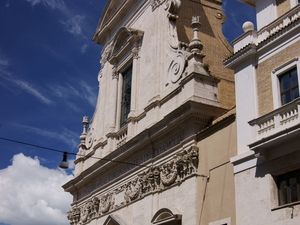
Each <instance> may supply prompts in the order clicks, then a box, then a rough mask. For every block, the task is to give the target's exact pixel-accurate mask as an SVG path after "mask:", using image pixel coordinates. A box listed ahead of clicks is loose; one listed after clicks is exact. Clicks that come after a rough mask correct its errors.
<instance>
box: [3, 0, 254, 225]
mask: <svg viewBox="0 0 300 225" xmlns="http://www.w3.org/2000/svg"><path fill="white" fill-rule="evenodd" d="M105 3H106V0H2V1H1V3H0V27H1V36H0V101H1V107H0V137H2V138H8V139H12V140H17V141H21V142H27V143H31V144H35V145H40V146H45V147H49V148H53V149H58V150H62V151H68V152H72V153H76V152H77V145H78V144H79V135H80V134H81V132H82V124H81V122H82V118H83V116H89V117H90V118H91V117H92V115H93V111H94V108H95V103H96V99H97V93H98V87H99V85H98V81H97V75H98V71H99V69H100V64H99V60H100V51H101V46H99V45H97V44H95V43H94V42H93V41H92V40H91V39H92V36H93V33H94V31H95V29H96V26H97V23H98V20H99V17H100V15H101V12H102V10H103V7H104V5H105ZM224 11H225V13H226V15H227V21H226V23H225V24H224V34H225V36H226V37H227V39H228V40H229V41H232V40H233V39H235V38H236V37H238V36H239V35H240V34H242V32H243V31H242V29H241V27H242V24H243V23H244V22H245V21H248V20H250V21H253V22H254V20H255V18H254V9H253V8H251V7H249V6H246V5H244V4H242V3H240V2H238V1H236V0H225V1H224ZM0 146H1V147H0V151H1V158H0V193H1V194H0V225H4V224H10V225H19V224H20V225H21V224H22V225H26V224H30V225H34V224H46V223H41V221H39V218H38V215H43V217H44V218H48V217H49V224H68V222H67V220H66V219H65V213H66V211H67V210H69V208H68V207H69V204H70V203H71V201H72V200H71V197H70V196H69V195H68V194H67V193H64V192H63V190H62V189H61V187H60V186H61V184H63V183H65V182H66V181H67V180H68V179H70V178H71V175H70V174H71V173H72V169H70V170H67V171H62V170H60V169H58V168H57V165H58V164H59V162H60V161H61V159H62V154H60V153H57V152H53V151H48V150H44V149H39V148H36V147H30V146H26V145H21V144H16V143H12V142H8V141H5V140H1V139H0ZM50 181H51V182H50ZM41 187H43V188H42V189H43V191H41ZM45 187H49V188H45ZM38 188H39V189H38ZM3 193H6V194H5V195H4V194H3ZM37 193H39V194H37ZM46 193H53V195H49V194H48V196H47V198H46V197H44V196H45V195H47V194H46ZM55 199H60V200H61V201H64V203H62V202H60V200H57V201H55ZM58 202H59V203H60V204H58ZM28 209H30V210H28ZM37 209H39V210H37ZM42 209H44V211H42ZM51 210H52V211H51ZM49 211H51V212H52V213H50V214H49V213H48V214H47V213H46V212H49ZM44 214H45V215H44ZM53 215H56V216H53ZM39 217H40V216H39ZM54 217H56V218H58V219H57V221H54V220H53V218H54ZM51 219H52V220H51Z"/></svg>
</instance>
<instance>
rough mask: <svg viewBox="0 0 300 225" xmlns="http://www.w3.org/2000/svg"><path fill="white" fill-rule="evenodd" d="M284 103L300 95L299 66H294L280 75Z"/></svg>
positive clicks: (282, 101)
mask: <svg viewBox="0 0 300 225" xmlns="http://www.w3.org/2000/svg"><path fill="white" fill-rule="evenodd" d="M279 82H280V94H281V103H282V105H284V104H286V103H289V102H291V101H293V100H294V99H296V98H298V97H299V85H298V74H297V68H296V67H295V68H293V69H291V70H289V71H287V72H286V73H284V74H282V75H281V76H279Z"/></svg>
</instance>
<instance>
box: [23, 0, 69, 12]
mask: <svg viewBox="0 0 300 225" xmlns="http://www.w3.org/2000/svg"><path fill="white" fill-rule="evenodd" d="M27 2H30V3H31V4H32V5H33V6H34V5H37V4H43V5H45V6H47V7H49V8H51V9H61V10H62V9H64V8H65V2H64V1H63V0H27Z"/></svg>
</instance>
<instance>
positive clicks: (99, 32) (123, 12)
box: [93, 0, 150, 46]
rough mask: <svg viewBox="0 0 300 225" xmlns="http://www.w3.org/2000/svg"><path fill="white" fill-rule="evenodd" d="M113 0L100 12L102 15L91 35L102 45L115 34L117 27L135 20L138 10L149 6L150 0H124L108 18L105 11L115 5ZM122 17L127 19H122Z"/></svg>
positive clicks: (113, 7)
mask: <svg viewBox="0 0 300 225" xmlns="http://www.w3.org/2000/svg"><path fill="white" fill-rule="evenodd" d="M113 2H114V1H113V0H111V1H108V3H107V5H106V7H105V9H104V11H103V14H102V15H104V16H103V17H101V18H100V21H99V23H98V26H97V29H96V32H95V34H94V36H93V41H95V42H96V43H97V44H100V45H103V46H104V45H105V44H106V43H107V42H108V41H109V38H110V37H113V36H115V33H116V32H117V31H118V29H120V28H121V27H122V26H125V25H127V24H128V22H129V21H130V20H132V19H133V20H135V19H134V18H135V17H139V16H140V11H144V10H145V9H146V8H147V7H149V6H150V1H142V0H124V3H123V4H121V6H120V7H119V8H118V9H117V10H115V11H116V12H115V13H114V14H113V15H111V16H110V17H109V18H108V17H107V16H108V15H107V12H109V10H111V9H113V10H114V9H115V7H116V6H115V5H114V4H113ZM134 9H135V11H134ZM137 12H139V13H137ZM124 18H128V19H127V20H124Z"/></svg>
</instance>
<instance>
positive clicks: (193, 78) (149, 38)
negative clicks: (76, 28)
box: [63, 0, 237, 225]
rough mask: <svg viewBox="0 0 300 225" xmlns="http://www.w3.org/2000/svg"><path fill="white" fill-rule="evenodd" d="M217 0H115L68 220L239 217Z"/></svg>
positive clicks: (228, 74)
mask: <svg viewBox="0 0 300 225" xmlns="http://www.w3.org/2000/svg"><path fill="white" fill-rule="evenodd" d="M224 21H225V15H224V13H223V12H222V2H221V1H220V0H212V1H203V0H193V1H191V0H152V1H148V0H109V1H107V4H106V7H105V9H104V11H103V14H102V16H101V18H100V21H99V24H98V26H97V29H96V32H95V35H94V37H93V40H94V41H95V42H96V43H97V44H100V45H102V46H103V50H102V53H101V62H100V63H101V70H100V72H99V74H98V81H99V84H100V88H99V97H98V102H97V105H96V109H95V113H94V116H93V118H91V119H90V120H89V119H88V118H86V117H85V118H84V120H83V122H82V123H83V133H82V135H81V136H80V140H81V143H80V145H79V152H78V155H77V158H76V160H75V165H76V167H75V176H74V178H73V179H72V180H71V181H69V182H68V183H66V184H65V185H64V186H63V188H64V189H65V190H66V191H68V192H70V193H71V194H72V195H73V197H74V198H73V203H72V204H71V207H72V209H71V211H70V212H69V213H68V219H69V220H70V224H72V225H79V224H91V225H92V224H105V225H114V224H120V225H129V224H131V225H134V224H136V225H140V224H149V225H150V224H166V225H172V224H178V225H179V224H195V225H196V224H210V225H219V224H231V225H234V224H235V196H234V195H235V193H234V177H233V165H232V164H231V163H230V158H231V157H233V156H235V155H236V154H237V148H236V124H235V108H234V106H235V99H234V96H235V95H234V74H233V71H232V70H231V69H227V68H225V67H224V65H223V64H222V60H224V59H225V58H228V57H230V55H232V53H233V52H232V48H231V47H230V45H229V44H228V43H227V41H226V39H225V38H224V36H223V34H222V23H223V22H224Z"/></svg>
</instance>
